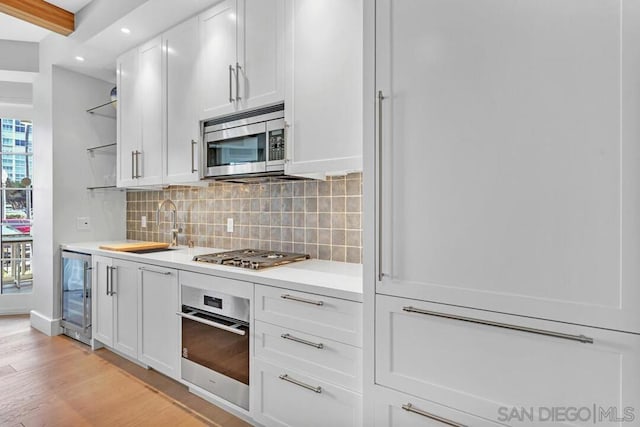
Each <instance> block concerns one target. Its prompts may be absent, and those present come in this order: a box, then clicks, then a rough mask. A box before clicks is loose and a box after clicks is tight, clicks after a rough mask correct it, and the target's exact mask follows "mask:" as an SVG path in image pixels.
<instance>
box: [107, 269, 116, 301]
mask: <svg viewBox="0 0 640 427" xmlns="http://www.w3.org/2000/svg"><path fill="white" fill-rule="evenodd" d="M115 269H116V268H115V267H112V266H110V265H108V266H107V295H109V296H113V295H115V294H116V293H115V291H114V290H113V270H115Z"/></svg>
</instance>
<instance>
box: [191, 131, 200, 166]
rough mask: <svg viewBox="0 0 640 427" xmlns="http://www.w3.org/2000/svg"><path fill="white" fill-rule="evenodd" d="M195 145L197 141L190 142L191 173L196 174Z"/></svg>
mask: <svg viewBox="0 0 640 427" xmlns="http://www.w3.org/2000/svg"><path fill="white" fill-rule="evenodd" d="M197 144H198V141H196V140H195V139H192V140H191V173H195V172H198V169H196V145H197Z"/></svg>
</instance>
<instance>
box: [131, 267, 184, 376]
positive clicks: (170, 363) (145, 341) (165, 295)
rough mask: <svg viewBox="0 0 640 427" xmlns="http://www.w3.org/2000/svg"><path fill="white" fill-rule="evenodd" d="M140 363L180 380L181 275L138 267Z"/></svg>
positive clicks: (174, 271)
mask: <svg viewBox="0 0 640 427" xmlns="http://www.w3.org/2000/svg"><path fill="white" fill-rule="evenodd" d="M138 272H139V276H138V279H139V280H138V285H139V286H138V292H139V294H138V299H139V301H140V306H139V310H138V327H139V337H140V341H139V352H138V359H139V360H140V361H141V362H142V363H144V364H146V365H148V366H150V367H152V368H153V369H155V370H157V371H158V372H162V373H163V374H165V375H167V376H169V377H171V378H174V379H180V342H179V336H180V331H179V329H180V318H179V317H178V316H176V314H175V313H176V312H178V311H179V308H180V307H179V290H178V271H177V270H174V269H169V268H163V267H157V266H154V265H140V266H138Z"/></svg>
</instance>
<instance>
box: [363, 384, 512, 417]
mask: <svg viewBox="0 0 640 427" xmlns="http://www.w3.org/2000/svg"><path fill="white" fill-rule="evenodd" d="M373 398H374V400H375V410H374V412H375V413H374V420H375V421H374V422H375V427H426V426H434V427H442V426H445V425H449V426H457V425H460V426H473V427H492V426H502V425H504V424H501V423H496V422H492V421H488V420H485V419H482V418H479V417H476V416H473V415H469V414H467V413H464V412H461V411H456V410H455V409H451V408H448V407H446V406H443V405H439V404H437V403H434V402H431V401H428V400H423V399H418V398H417V397H415V396H411V395H408V394H404V393H400V392H398V391H395V390H390V389H388V388H385V387H380V386H376V387H375V392H374V395H373Z"/></svg>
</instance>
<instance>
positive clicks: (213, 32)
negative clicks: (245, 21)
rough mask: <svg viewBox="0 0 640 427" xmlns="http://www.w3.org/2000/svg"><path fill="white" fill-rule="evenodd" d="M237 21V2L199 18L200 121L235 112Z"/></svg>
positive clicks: (228, 2)
mask: <svg viewBox="0 0 640 427" xmlns="http://www.w3.org/2000/svg"><path fill="white" fill-rule="evenodd" d="M237 19H238V12H237V7H236V0H225V1H223V2H221V3H219V4H218V5H216V6H215V7H213V8H211V9H209V10H208V11H206V12H204V13H202V14H201V15H200V17H199V24H200V55H201V58H200V61H201V62H200V67H201V76H202V80H201V99H200V119H208V118H210V117H216V116H219V115H222V114H227V113H231V112H233V111H235V109H236V94H237V85H236V60H237V53H236V52H237V51H236V44H237V32H236V26H237V23H236V22H237Z"/></svg>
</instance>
